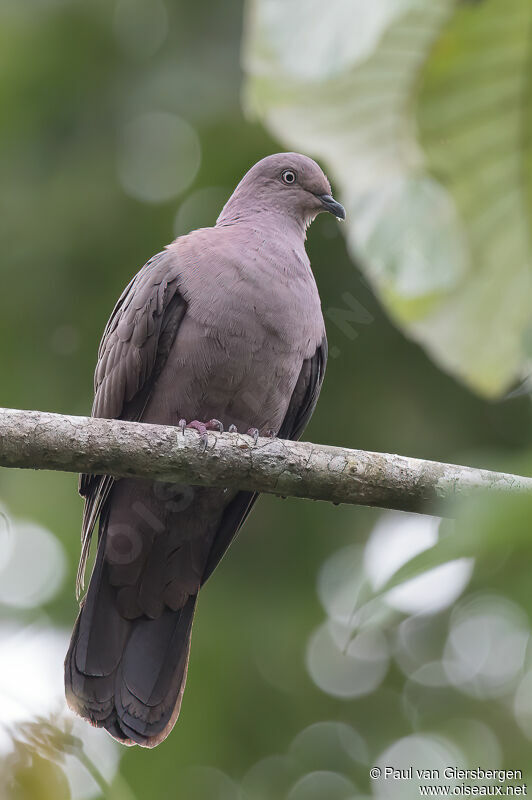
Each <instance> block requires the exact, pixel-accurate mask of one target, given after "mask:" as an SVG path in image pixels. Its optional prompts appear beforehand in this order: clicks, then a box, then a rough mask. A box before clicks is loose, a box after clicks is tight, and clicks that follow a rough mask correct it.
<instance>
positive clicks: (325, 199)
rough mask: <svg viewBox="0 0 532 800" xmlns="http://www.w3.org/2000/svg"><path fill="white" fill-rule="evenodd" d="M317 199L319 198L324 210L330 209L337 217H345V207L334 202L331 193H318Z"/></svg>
mask: <svg viewBox="0 0 532 800" xmlns="http://www.w3.org/2000/svg"><path fill="white" fill-rule="evenodd" d="M318 199H319V200H321V204H322V206H323V208H324V209H325V211H330V213H331V214H334V216H335V217H338V219H345V208H344V207H343V206H342V205H341V204H340V203H337V202H336V200H335V199H334V197H333V196H332V194H319V195H318Z"/></svg>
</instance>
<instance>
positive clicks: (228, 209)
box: [216, 198, 311, 242]
mask: <svg viewBox="0 0 532 800" xmlns="http://www.w3.org/2000/svg"><path fill="white" fill-rule="evenodd" d="M232 199H233V198H230V199H229V201H228V202H227V203H226V204H225V206H224V207H223V209H222V212H221V214H220V216H219V217H218V219H217V220H216V227H217V228H220V227H226V226H229V225H231V226H232V225H243V226H246V227H250V226H251V227H253V228H255V229H257V230H260V231H262V232H263V233H264V234H267V235H268V236H270V235H271V236H274V237H279V236H296V237H298V238H301V241H302V242H304V241H305V239H306V238H307V228H308V225H309V224H310V222H311V220H309V221H308V223H306V222H305V221H304V220H301V219H300V218H298V217H297V216H295V215H294V216H292V215H291V214H287V213H286V212H285V211H281V210H277V209H272V208H265V207H261V206H260V205H257V207H250V206H247V207H244V208H243V207H242V205H241V204H239V203H232V202H231V201H232Z"/></svg>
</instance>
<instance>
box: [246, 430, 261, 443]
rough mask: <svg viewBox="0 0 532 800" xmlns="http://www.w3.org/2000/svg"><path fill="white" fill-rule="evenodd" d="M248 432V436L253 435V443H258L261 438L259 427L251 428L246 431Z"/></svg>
mask: <svg viewBox="0 0 532 800" xmlns="http://www.w3.org/2000/svg"><path fill="white" fill-rule="evenodd" d="M246 433H247V435H248V436H251V438H252V439H253V444H257V441H258V439H259V429H258V428H249V429H248V430H247V431H246Z"/></svg>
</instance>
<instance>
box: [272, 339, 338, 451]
mask: <svg viewBox="0 0 532 800" xmlns="http://www.w3.org/2000/svg"><path fill="white" fill-rule="evenodd" d="M327 353H328V348H327V339H326V337H325V335H324V336H323V339H322V340H321V343H320V344H319V345H318V347H317V348H316V352H315V353H314V355H313V356H311V358H307V359H305V361H303V366H302V367H301V372H300V373H299V378H298V380H297V383H296V387H295V389H294V391H293V393H292V397H291V399H290V403H289V405H288V410H287V412H286V415H285V418H284V420H283V423H282V425H281V428H280V430H279V433H278V436H279V438H280V439H294V440H297V439H299V437H300V436H301V435H302V433H303V431H304V430H305V428H306V426H307V423H308V421H309V420H310V418H311V416H312V414H313V412H314V409H315V408H316V403H317V402H318V397H319V396H320V391H321V386H322V383H323V378H324V375H325V367H326V366H327Z"/></svg>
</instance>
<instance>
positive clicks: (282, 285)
mask: <svg viewBox="0 0 532 800" xmlns="http://www.w3.org/2000/svg"><path fill="white" fill-rule="evenodd" d="M321 211H330V212H331V213H332V214H334V215H335V216H336V217H339V218H342V219H343V218H344V217H345V212H344V209H343V208H342V206H341V205H340V204H339V203H337V202H336V201H335V200H334V199H333V197H332V196H331V187H330V184H329V182H328V180H327V178H326V177H325V175H324V174H323V172H322V170H321V169H320V167H319V166H318V165H317V164H316V163H315V162H314V161H312V160H311V159H310V158H307V157H305V156H302V155H298V154H297V153H280V154H277V155H271V156H268V157H267V158H264V159H262V160H261V161H259V162H258V163H257V164H255V166H254V167H252V168H251V169H250V170H249V172H248V173H247V174H246V175H245V176H244V177H243V178H242V180H241V181H240V183H239V184H238V186H237V187H236V189H235V191H234V192H233V194H232V196H231V197H230V198H229V200H228V201H227V203H226V204H225V206H224V208H223V209H222V212H221V214H220V216H219V217H218V220H217V222H216V225H215V226H214V227H212V228H200V229H199V230H195V231H192V233H189V234H188V235H186V236H180V237H179V238H178V239H176V240H175V241H174V242H172V244H170V245H168V246H167V247H166V248H165V249H164V250H163V251H162V252H161V253H158V254H157V255H155V256H154V257H153V258H151V259H150V260H149V261H148V263H147V264H145V265H144V267H142V269H141V270H140V272H138V273H137V275H135V277H134V278H133V280H132V281H131V282H130V283H129V285H128V286H127V287H126V289H125V290H124V292H123V293H122V296H121V297H120V299H119V300H118V302H117V304H116V306H115V308H114V311H113V313H112V315H111V318H110V320H109V322H108V323H107V327H106V328H105V331H104V334H103V338H102V341H101V344H100V348H99V352H98V363H97V366H96V372H95V379H94V384H95V397H94V404H93V408H92V415H93V416H94V417H105V418H115V419H123V420H136V421H142V422H148V423H159V424H163V425H175V426H180V425H181V427H183V426H184V425H185V424H187V426H190V427H193V428H195V429H196V430H197V431H198V434H199V435H200V436H201V437H202V438H203V440H205V437H206V436H207V433H206V431H207V430H209V429H213V428H217V429H219V430H220V429H222V426H224V427H226V428H230V429H231V430H234V427H232V426H236V428H237V429H238V431H239V432H244V433H246V432H248V431H249V430H251V431H252V433H253V434H254V435H255V436H256V435H257V432H258V433H260V435H263V436H264V435H270V436H271V435H277V436H279V437H281V438H286V439H298V438H299V437H300V436H301V434H302V432H303V429H304V428H305V425H306V424H307V422H308V420H309V419H310V416H311V414H312V412H313V410H314V407H315V405H316V401H317V399H318V395H319V392H320V388H321V384H322V381H323V374H324V370H325V363H326V359H327V340H326V337H325V327H324V323H323V317H322V312H321V306H320V299H319V295H318V290H317V288H316V283H315V280H314V276H313V274H312V271H311V268H310V263H309V260H308V257H307V254H306V252H305V244H304V243H305V238H306V230H307V228H308V226H309V224H310V223H311V222H312V220H313V219H314V218H315V217H316V216H317V214H319V213H320V212H321ZM185 421H186V422H185ZM177 435H179V427H178V428H177ZM80 493H81V494H82V496H84V497H85V509H84V515H83V527H82V543H83V544H82V555H81V561H80V570H79V572H78V592H80V591H81V588H82V583H83V572H84V567H85V562H86V560H87V554H88V550H89V545H90V539H91V534H92V530H93V528H94V526H95V524H96V522H97V520H99V536H98V550H97V555H96V559H95V563H94V567H93V570H92V575H91V579H90V585H89V588H88V591H87V594H86V596H85V597H84V599H83V600H82V601H81V604H80V611H79V615H78V618H77V621H76V625H75V628H74V631H73V634H72V640H71V643H70V647H69V650H68V653H67V656H66V659H65V684H66V696H67V700H68V703H69V705H70V707H71V708H72V709H73V710H74V711H75V712H77V713H78V714H80V715H81V716H82V717H85V718H86V719H87V720H88V721H89V722H91V723H92V724H93V725H96V726H98V727H103V728H105V729H106V730H107V731H108V732H109V733H110V734H111V735H112V736H113V737H114V738H115V739H117V740H118V741H120V742H122V743H124V744H127V745H132V744H139V745H142V746H144V747H154V746H155V745H157V744H158V743H159V742H161V741H163V740H164V739H165V738H166V737H167V736H168V734H169V732H170V731H171V729H172V727H173V725H174V723H175V721H176V719H177V716H178V714H179V709H180V706H181V699H182V696H183V690H184V687H185V679H186V673H187V664H188V656H189V650H190V634H191V628H192V620H193V617H194V609H195V607H196V601H197V598H198V592H199V589H200V587H201V586H202V584H203V583H204V582H205V581H206V580H207V578H208V577H209V575H210V574H211V573H212V571H213V570H214V569H215V567H216V565H217V564H218V563H219V561H220V559H221V558H222V556H223V554H224V553H225V551H226V549H227V548H228V546H229V544H230V543H231V541H232V539H233V537H234V536H235V534H236V532H237V531H238V529H239V528H240V526H241V525H242V523H243V522H244V520H245V519H246V517H247V515H248V514H249V512H250V510H251V507H252V505H253V503H254V502H255V500H256V497H257V495H256V494H254V493H252V492H246V491H237V490H227V489H226V490H224V489H218V488H208V487H191V486H176V485H173V484H172V485H168V484H161V483H154V482H151V481H147V480H140V479H129V478H127V479H121V480H113V479H112V478H110V477H106V476H102V475H82V476H81V478H80Z"/></svg>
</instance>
